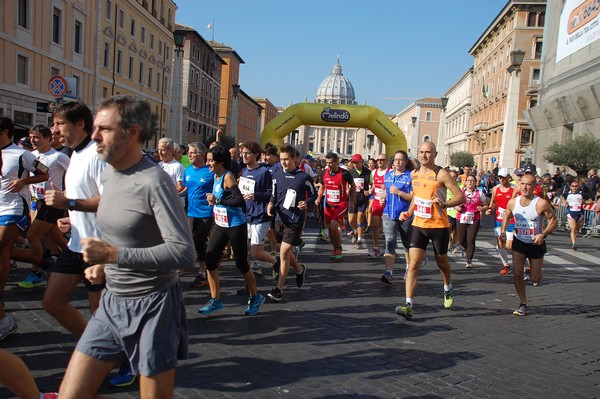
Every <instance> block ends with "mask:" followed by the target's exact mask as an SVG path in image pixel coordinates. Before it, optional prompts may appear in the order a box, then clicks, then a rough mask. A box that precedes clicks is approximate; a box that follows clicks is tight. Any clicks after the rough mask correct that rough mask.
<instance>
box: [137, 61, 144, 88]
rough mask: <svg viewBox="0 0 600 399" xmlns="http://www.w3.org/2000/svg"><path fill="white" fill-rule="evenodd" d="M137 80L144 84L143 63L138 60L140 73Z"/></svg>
mask: <svg viewBox="0 0 600 399" xmlns="http://www.w3.org/2000/svg"><path fill="white" fill-rule="evenodd" d="M138 82H139V83H140V84H144V64H143V63H142V62H140V74H139V75H138Z"/></svg>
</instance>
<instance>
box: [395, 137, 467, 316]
mask: <svg viewBox="0 0 600 399" xmlns="http://www.w3.org/2000/svg"><path fill="white" fill-rule="evenodd" d="M436 156H437V150H436V148H435V144H433V143H432V142H431V141H427V142H424V143H422V144H421V145H420V146H419V162H420V163H421V166H420V167H419V168H417V169H415V170H413V171H412V173H411V177H412V184H413V191H414V197H413V199H412V202H411V204H410V208H409V210H408V212H403V213H402V215H401V216H400V219H402V220H405V219H408V218H409V217H410V216H412V215H413V214H414V220H413V223H412V226H413V230H412V234H411V240H410V249H409V256H410V265H409V268H408V272H407V273H406V281H405V290H406V301H405V304H404V305H401V306H398V307H396V314H398V315H400V316H402V317H404V318H405V319H407V320H412V317H413V297H414V295H415V292H416V289H417V282H418V279H419V269H420V267H421V264H422V261H423V258H424V257H425V250H426V249H427V245H428V244H429V241H431V242H432V243H433V252H434V254H435V260H436V262H437V266H438V269H440V272H441V274H442V278H443V279H444V295H443V303H444V307H445V308H446V309H449V308H451V307H452V305H453V304H454V292H453V290H452V280H451V279H452V269H451V267H450V263H449V262H448V242H449V240H450V223H449V222H448V215H447V214H446V208H447V207H452V206H458V205H461V204H463V203H464V202H465V195H464V194H463V192H462V190H461V189H460V188H459V187H458V185H457V184H456V181H454V179H452V177H451V176H450V174H449V173H448V171H447V170H446V169H444V168H442V167H441V166H438V165H436V164H435V157H436ZM446 190H450V191H452V194H454V197H453V198H452V199H451V200H450V201H448V202H446Z"/></svg>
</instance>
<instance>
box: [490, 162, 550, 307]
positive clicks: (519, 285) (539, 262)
mask: <svg viewBox="0 0 600 399" xmlns="http://www.w3.org/2000/svg"><path fill="white" fill-rule="evenodd" d="M520 186H521V195H519V196H518V197H516V198H513V199H511V200H510V201H509V202H508V206H507V209H506V215H504V220H503V221H502V230H501V231H500V239H501V240H502V241H503V242H506V231H507V229H508V225H509V223H510V219H511V218H512V217H513V216H514V218H515V236H514V240H513V244H512V251H513V267H514V273H515V274H514V284H515V289H516V291H517V295H519V300H520V301H521V303H520V304H519V307H518V308H516V309H515V310H514V311H513V314H514V315H516V316H525V315H526V314H528V313H529V307H528V306H527V295H526V293H525V282H524V280H523V273H524V267H525V259H529V264H530V267H531V281H532V283H533V286H534V287H535V286H537V285H538V284H539V283H540V280H541V279H542V266H543V263H544V254H545V253H546V237H548V235H549V234H550V233H552V231H554V228H555V227H556V224H557V220H556V215H555V214H554V209H553V208H552V205H550V203H549V202H548V201H546V200H545V199H543V198H540V197H538V196H536V195H534V194H533V193H534V190H535V186H536V181H535V176H534V175H532V174H526V175H525V176H523V177H522V178H521V185H520ZM544 218H545V219H546V221H547V224H546V227H545V228H544Z"/></svg>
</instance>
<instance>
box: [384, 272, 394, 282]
mask: <svg viewBox="0 0 600 399" xmlns="http://www.w3.org/2000/svg"><path fill="white" fill-rule="evenodd" d="M393 279H394V278H393V276H392V271H391V270H386V271H385V273H383V274H382V275H381V282H382V283H386V284H392V280H393Z"/></svg>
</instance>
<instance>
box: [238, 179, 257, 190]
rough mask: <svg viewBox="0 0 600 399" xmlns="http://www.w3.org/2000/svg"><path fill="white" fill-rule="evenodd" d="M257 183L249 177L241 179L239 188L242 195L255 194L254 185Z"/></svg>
mask: <svg viewBox="0 0 600 399" xmlns="http://www.w3.org/2000/svg"><path fill="white" fill-rule="evenodd" d="M255 184H256V182H255V181H254V180H252V179H248V178H247V177H243V176H242V177H240V182H239V187H240V191H241V193H242V195H246V194H254V185H255Z"/></svg>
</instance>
